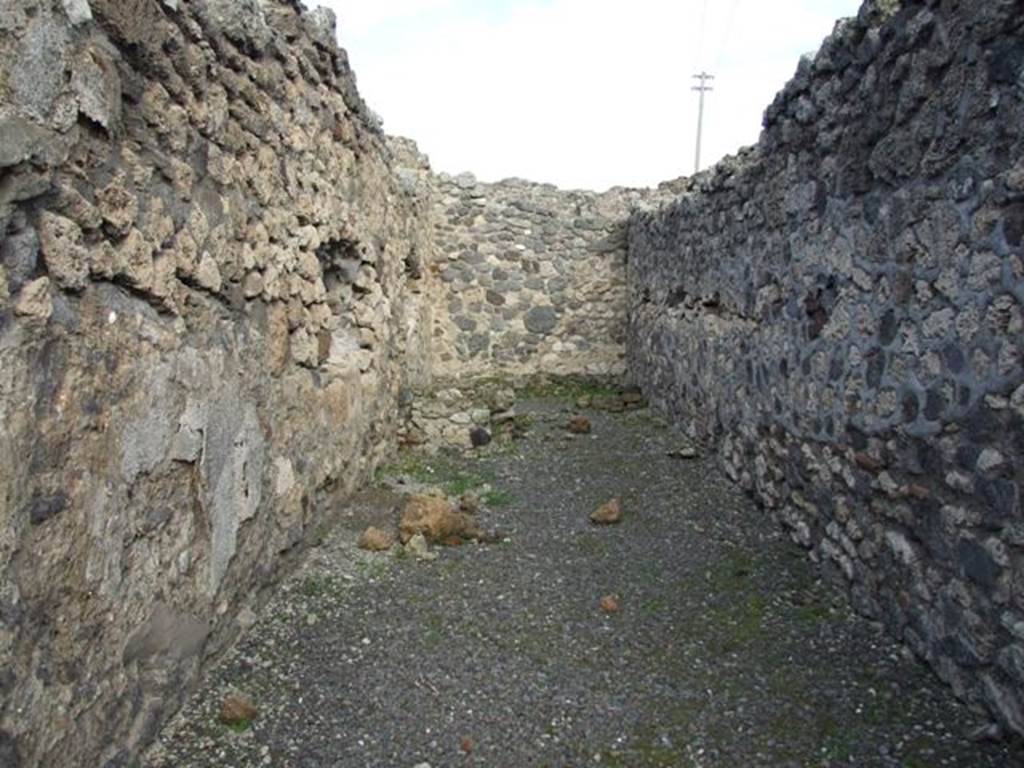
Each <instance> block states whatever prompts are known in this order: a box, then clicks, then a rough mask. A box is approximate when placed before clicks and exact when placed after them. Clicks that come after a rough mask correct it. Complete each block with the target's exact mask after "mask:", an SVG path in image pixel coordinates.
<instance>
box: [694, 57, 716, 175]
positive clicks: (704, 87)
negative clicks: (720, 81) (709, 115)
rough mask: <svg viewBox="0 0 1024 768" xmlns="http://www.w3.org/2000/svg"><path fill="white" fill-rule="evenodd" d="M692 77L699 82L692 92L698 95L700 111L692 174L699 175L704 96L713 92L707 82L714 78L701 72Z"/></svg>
mask: <svg viewBox="0 0 1024 768" xmlns="http://www.w3.org/2000/svg"><path fill="white" fill-rule="evenodd" d="M693 77H694V79H695V80H700V85H695V86H693V90H695V91H697V92H698V93H700V111H699V112H698V113H697V159H696V160H695V161H694V164H693V166H694V169H693V172H694V173H700V140H701V135H702V134H703V132H704V94H705V93H707V92H708V91H713V90H714V88H712V87H711V86H710V85H708V84H707V82H708V80H714V79H715V76H714V75H709V74H708V73H707V72H704V71H701V73H700V74H699V75H694V76H693Z"/></svg>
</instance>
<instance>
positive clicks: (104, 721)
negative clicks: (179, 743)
mask: <svg viewBox="0 0 1024 768" xmlns="http://www.w3.org/2000/svg"><path fill="white" fill-rule="evenodd" d="M300 8H301V4H299V3H294V2H290V1H287V0H262V1H257V0H245V1H244V2H236V0H203V1H199V0H195V1H193V2H178V0H162V2H161V1H160V0H130V1H126V0H91V2H87V0H13V2H5V3H4V4H2V6H0V59H2V61H3V62H4V64H3V67H2V68H0V456H2V457H3V460H2V461H0V764H2V765H4V766H12V767H13V766H22V767H24V766H43V765H45V766H72V765H74V766H85V765H88V766H123V765H128V764H131V762H132V756H133V755H134V754H135V753H136V751H137V748H138V747H139V746H140V745H142V744H144V743H146V742H147V741H148V740H150V739H151V738H152V736H153V735H154V732H155V729H156V728H157V727H158V726H159V725H160V724H161V722H162V720H163V718H164V717H165V716H166V715H167V714H168V713H170V712H173V711H174V709H176V707H177V705H178V702H179V701H180V699H181V697H182V696H183V695H185V693H186V692H187V689H188V684H189V682H190V681H191V680H192V679H193V678H194V677H195V675H196V673H197V670H198V668H199V666H200V665H201V663H202V662H203V660H204V659H206V658H208V657H209V656H210V655H211V654H213V653H215V652H216V651H217V650H218V649H220V648H222V647H224V645H225V644H226V643H227V642H229V641H230V639H231V638H232V637H233V636H234V635H235V634H236V633H237V631H238V628H239V627H240V626H242V625H244V624H245V623H246V620H247V619H246V617H247V615H250V616H251V614H250V613H248V612H247V611H246V610H243V606H244V605H245V604H246V602H247V601H248V600H249V599H250V597H251V596H252V595H253V594H254V591H255V590H256V589H257V588H258V587H260V586H262V585H264V584H266V583H267V582H268V581H270V580H272V579H273V578H274V577H275V574H276V573H277V572H278V571H279V569H280V566H281V562H282V555H283V554H285V553H287V552H289V551H290V550H293V549H295V548H298V547H300V546H301V545H302V544H303V543H304V542H305V541H307V540H308V539H309V538H311V534H313V533H314V532H315V531H316V529H317V527H318V526H320V525H322V524H324V522H325V521H326V520H327V519H328V517H329V515H330V513H331V511H332V509H333V508H334V506H335V505H336V504H337V503H338V502H339V501H340V500H342V499H343V498H344V496H345V494H346V493H347V492H348V491H349V490H350V489H352V488H353V486H354V485H355V484H356V483H358V482H361V481H362V480H363V479H364V478H365V477H367V475H368V473H369V472H370V470H371V469H372V468H373V467H374V465H375V464H376V463H377V462H378V461H379V460H380V459H381V458H382V456H383V455H384V454H385V453H386V452H387V451H388V450H390V448H391V447H392V446H393V444H394V442H395V432H396V419H397V398H398V393H399V391H400V389H402V388H405V387H407V386H409V385H411V384H419V383H422V382H423V380H424V379H425V377H427V376H428V375H429V360H430V350H431V338H430V331H431V324H430V320H429V318H430V311H429V307H428V306H427V297H428V296H430V295H431V289H430V283H431V281H432V280H433V273H432V272H430V271H429V270H427V269H425V268H421V265H423V264H425V263H426V260H427V259H429V255H430V253H431V252H432V251H431V245H430V237H431V233H430V229H429V217H428V215H427V214H428V210H427V201H426V199H425V198H420V197H417V195H416V193H415V191H414V190H410V189H409V188H407V187H406V186H404V185H403V184H402V180H401V178H400V176H399V175H398V174H397V173H396V172H395V171H393V169H392V167H391V165H390V163H391V161H390V159H389V158H390V157H391V155H390V153H389V151H388V149H387V147H386V145H385V142H384V138H383V136H382V135H381V134H380V133H379V129H378V128H377V127H375V120H374V119H373V117H372V115H370V113H369V112H368V111H367V110H366V108H365V106H364V105H363V103H362V101H361V100H360V98H359V96H358V93H357V92H356V90H355V86H354V81H353V78H352V75H351V73H350V72H349V69H348V65H347V61H346V57H345V54H344V52H343V51H340V50H339V49H337V47H336V44H335V42H334V29H333V19H332V18H331V17H330V15H329V14H327V13H325V12H322V11H317V12H315V13H309V14H307V13H305V12H301V11H300V10H299V9H300Z"/></svg>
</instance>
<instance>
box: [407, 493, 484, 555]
mask: <svg viewBox="0 0 1024 768" xmlns="http://www.w3.org/2000/svg"><path fill="white" fill-rule="evenodd" d="M398 529H399V532H400V535H401V538H402V543H403V544H404V543H405V542H407V541H409V539H411V538H412V537H413V536H415V535H416V534H417V533H422V534H423V535H424V537H426V539H427V540H428V541H430V542H432V543H435V544H444V543H447V542H448V541H449V540H450V539H452V537H457V538H460V539H481V538H483V535H484V534H483V531H482V530H481V529H480V526H479V525H478V524H477V522H476V520H474V519H473V518H472V517H470V516H469V515H467V514H465V513H463V512H455V511H454V510H453V509H452V507H451V504H449V503H448V500H447V499H445V498H443V497H441V496H424V495H417V496H410V497H409V498H408V499H406V501H405V506H404V507H403V508H402V518H401V522H400V523H399V524H398Z"/></svg>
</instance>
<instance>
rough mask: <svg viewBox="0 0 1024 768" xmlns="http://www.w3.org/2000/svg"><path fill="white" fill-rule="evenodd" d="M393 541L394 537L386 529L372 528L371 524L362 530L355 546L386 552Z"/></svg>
mask: <svg viewBox="0 0 1024 768" xmlns="http://www.w3.org/2000/svg"><path fill="white" fill-rule="evenodd" d="M394 543H395V540H394V537H393V536H392V535H391V534H390V533H388V532H387V531H382V530H381V529H380V528H374V527H373V526H372V525H371V526H370V527H369V528H367V529H366V530H365V531H363V535H362V536H360V537H359V541H358V542H356V546H358V547H359V548H360V549H365V550H368V551H370V552H386V551H387V550H389V549H391V547H392V545H393V544H394Z"/></svg>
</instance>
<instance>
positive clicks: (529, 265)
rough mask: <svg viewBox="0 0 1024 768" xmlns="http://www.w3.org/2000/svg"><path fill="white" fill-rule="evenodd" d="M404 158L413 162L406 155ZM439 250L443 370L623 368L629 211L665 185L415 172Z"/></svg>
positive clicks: (521, 372) (599, 371) (438, 342)
mask: <svg viewBox="0 0 1024 768" xmlns="http://www.w3.org/2000/svg"><path fill="white" fill-rule="evenodd" d="M410 164H411V163H410ZM417 179H418V183H419V184H420V185H422V186H424V187H426V188H427V189H429V190H430V194H431V199H432V201H433V211H434V217H435V222H436V224H435V228H434V236H435V239H436V242H437V248H438V250H439V251H440V253H441V254H446V255H447V256H448V261H447V263H445V262H444V261H442V262H441V268H442V271H441V273H440V278H441V290H440V291H439V293H438V295H437V297H436V299H435V305H436V306H437V307H438V308H439V310H440V312H439V315H438V319H437V337H436V339H435V342H434V343H435V350H436V351H435V354H436V356H437V359H438V366H437V367H438V371H439V372H441V373H444V374H445V375H449V376H459V375H465V374H478V375H490V374H494V373H502V374H506V375H512V376H526V375H531V374H535V373H556V374H580V373H589V374H596V375H608V374H621V373H623V372H624V371H625V365H624V362H625V346H624V345H625V336H626V334H625V317H626V263H625V252H626V238H625V229H626V219H627V217H628V216H629V213H630V211H631V210H632V208H633V207H634V206H636V205H638V204H641V203H646V202H647V201H649V200H651V199H660V198H662V197H665V195H664V193H663V192H661V191H660V190H630V189H622V188H616V189H612V190H609V191H608V192H605V193H603V194H595V193H593V192H584V191H579V190H560V189H557V188H556V187H554V186H552V185H550V184H534V183H531V182H528V181H523V180H521V179H509V180H506V181H503V182H500V183H498V184H482V183H479V182H477V181H476V179H472V178H471V177H468V176H459V177H451V176H447V175H445V174H440V175H436V176H435V175H431V174H429V173H425V172H421V173H420V174H419V175H418V176H417Z"/></svg>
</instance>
